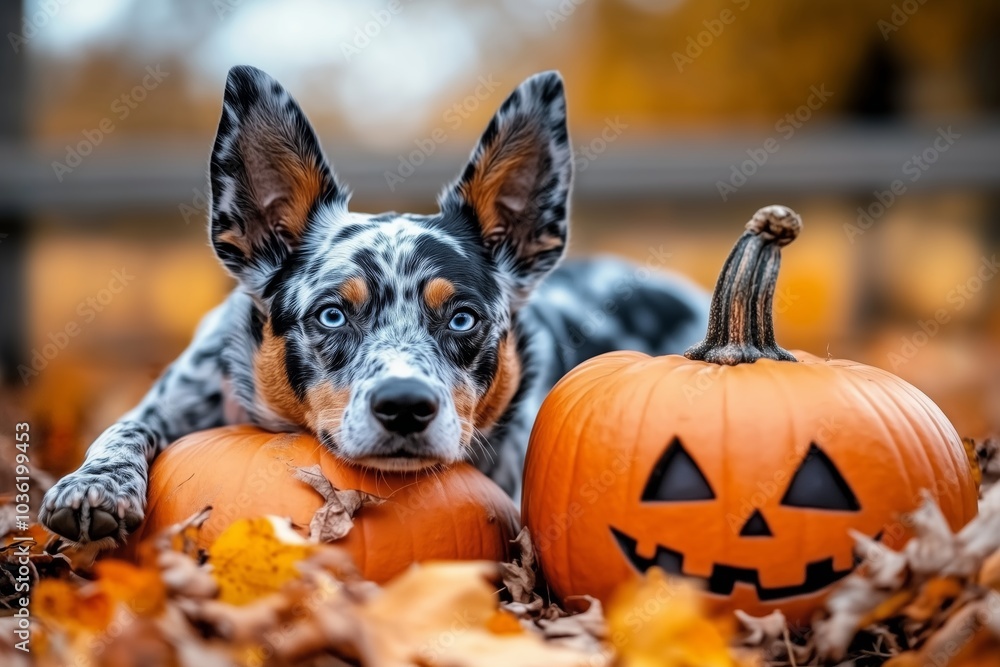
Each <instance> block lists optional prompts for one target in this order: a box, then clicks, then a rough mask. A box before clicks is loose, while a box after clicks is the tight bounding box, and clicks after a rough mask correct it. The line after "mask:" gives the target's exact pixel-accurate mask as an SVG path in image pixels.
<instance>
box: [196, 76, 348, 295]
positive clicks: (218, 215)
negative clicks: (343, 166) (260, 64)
mask: <svg viewBox="0 0 1000 667" xmlns="http://www.w3.org/2000/svg"><path fill="white" fill-rule="evenodd" d="M210 176H211V183H212V218H211V223H210V224H211V227H210V230H209V235H210V237H211V241H212V246H213V247H214V248H215V253H216V254H217V255H218V256H219V259H220V260H222V263H223V264H224V265H225V266H226V268H227V269H228V270H229V271H230V272H231V273H232V274H233V276H235V277H236V278H237V279H238V280H240V282H241V283H243V285H244V286H245V287H247V288H249V289H250V291H251V292H254V293H257V294H260V293H261V291H262V289H263V287H264V285H265V284H266V282H267V280H268V278H269V277H270V276H271V275H273V274H274V272H275V271H276V270H277V269H278V268H279V267H280V266H281V264H282V262H283V261H284V260H285V259H286V258H287V257H288V255H289V254H290V253H291V251H292V250H294V249H295V248H296V247H297V246H298V244H299V243H300V242H301V240H302V237H303V235H304V234H305V233H306V229H307V226H308V224H309V219H310V213H311V212H312V211H313V210H314V209H315V208H316V207H317V206H318V205H322V204H334V205H342V204H346V197H347V193H346V191H345V190H343V189H342V188H341V187H340V186H338V184H337V181H336V178H335V177H334V175H333V172H332V171H331V170H330V167H329V166H328V165H327V162H326V158H325V157H324V156H323V152H322V150H321V149H320V146H319V141H318V140H317V138H316V134H315V132H313V129H312V126H311V125H310V124H309V121H308V120H306V117H305V115H304V114H303V113H302V110H301V109H300V108H299V105H298V104H297V103H296V102H295V100H294V99H292V97H291V95H289V94H288V92H287V91H286V90H285V89H284V88H282V87H281V84H279V83H278V82H277V81H275V80H274V79H272V78H271V77H269V76H268V75H267V74H265V73H264V72H262V71H260V70H258V69H255V68H253V67H246V66H239V67H234V68H233V69H231V70H230V71H229V76H228V78H227V79H226V93H225V97H224V100H223V105H222V119H221V120H220V121H219V131H218V134H217V135H216V138H215V146H214V147H213V149H212V160H211V168H210Z"/></svg>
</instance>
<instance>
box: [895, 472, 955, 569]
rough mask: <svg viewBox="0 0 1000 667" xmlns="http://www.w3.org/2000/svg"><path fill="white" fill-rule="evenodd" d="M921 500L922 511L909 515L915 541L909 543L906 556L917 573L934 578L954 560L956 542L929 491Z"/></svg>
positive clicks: (924, 493)
mask: <svg viewBox="0 0 1000 667" xmlns="http://www.w3.org/2000/svg"><path fill="white" fill-rule="evenodd" d="M921 496H922V498H923V502H922V503H921V504H920V507H918V508H917V509H916V510H914V511H913V512H911V513H910V514H909V518H910V521H911V522H912V525H913V532H914V538H913V539H911V540H910V541H909V542H907V543H906V546H905V547H904V548H903V554H904V555H905V556H906V561H907V563H908V564H909V566H910V569H911V570H912V571H913V572H914V573H916V574H918V575H934V574H937V573H939V572H943V571H945V569H946V568H947V567H948V565H949V563H951V562H953V561H954V560H955V557H956V551H957V550H956V540H955V534H954V533H952V532H951V527H950V526H948V520H947V519H945V518H944V514H942V513H941V508H940V507H938V505H937V503H936V502H935V501H934V497H933V495H932V494H931V493H930V491H927V490H926V489H925V490H924V491H922V492H921Z"/></svg>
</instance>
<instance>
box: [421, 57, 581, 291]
mask: <svg viewBox="0 0 1000 667" xmlns="http://www.w3.org/2000/svg"><path fill="white" fill-rule="evenodd" d="M572 178H573V159H572V154H571V151H570V146H569V134H568V132H567V129H566V99H565V96H564V93H563V82H562V77H560V76H559V73H558V72H545V73H542V74H536V75H535V76H533V77H531V78H530V79H528V80H527V81H525V82H524V83H522V84H521V85H520V86H518V88H517V90H515V91H514V92H513V93H512V94H511V95H510V97H508V98H507V99H506V100H505V101H504V103H503V104H502V105H501V107H500V110H499V111H497V113H496V115H495V116H494V117H493V120H492V121H490V124H489V126H488V127H487V128H486V132H485V133H484V134H483V136H482V138H481V139H480V140H479V145H478V146H477V147H476V149H475V150H474V151H473V152H472V158H471V159H470V161H469V164H468V166H466V168H465V171H464V172H463V173H462V175H461V176H460V177H459V179H458V180H457V181H456V182H454V183H453V184H452V185H450V186H449V187H448V188H446V189H445V191H444V192H443V193H442V195H441V197H440V198H439V203H440V204H441V209H442V211H445V212H451V213H454V214H459V215H465V216H467V217H474V218H475V220H476V222H477V224H478V227H479V230H480V232H481V234H482V238H483V242H484V243H485V244H486V246H487V248H488V249H489V250H490V251H491V253H492V254H493V256H494V257H495V258H496V259H497V261H498V262H499V263H500V265H501V267H502V268H503V269H505V270H506V271H507V272H508V274H509V275H510V277H511V279H512V280H513V283H514V286H515V288H516V289H517V291H518V292H519V294H518V296H519V297H522V298H523V297H525V296H526V295H527V294H528V293H529V292H530V290H531V289H532V288H533V287H534V285H535V284H536V283H537V282H538V281H539V280H541V278H543V277H544V276H545V275H546V274H547V273H548V272H549V271H551V270H552V269H553V268H554V267H555V265H556V264H557V263H558V262H559V259H560V258H561V257H562V255H563V253H564V251H565V249H566V238H567V214H568V206H569V201H568V199H569V189H570V183H571V181H572Z"/></svg>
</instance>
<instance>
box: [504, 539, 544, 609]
mask: <svg viewBox="0 0 1000 667" xmlns="http://www.w3.org/2000/svg"><path fill="white" fill-rule="evenodd" d="M513 543H514V544H516V545H517V547H518V549H520V554H521V557H520V559H519V560H514V562H512V563H500V575H501V578H502V579H503V585H504V587H505V588H506V589H507V590H508V591H509V592H510V595H511V597H512V598H513V599H514V602H521V603H524V604H530V603H531V602H532V601H533V600H535V599H536V598H538V595H537V594H536V593H535V569H534V568H535V548H534V545H532V543H531V533H529V532H528V529H527V528H522V529H521V532H519V533H518V534H517V537H515V538H514V540H513ZM538 599H540V598H538Z"/></svg>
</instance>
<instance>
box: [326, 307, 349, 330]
mask: <svg viewBox="0 0 1000 667" xmlns="http://www.w3.org/2000/svg"><path fill="white" fill-rule="evenodd" d="M319 323H320V324H322V325H323V326H325V327H326V328H327V329H339V328H340V327H342V326H344V325H345V324H347V315H344V311H342V310H341V309H340V308H334V307H333V306H331V307H329V308H324V309H323V310H321V311H319Z"/></svg>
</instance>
